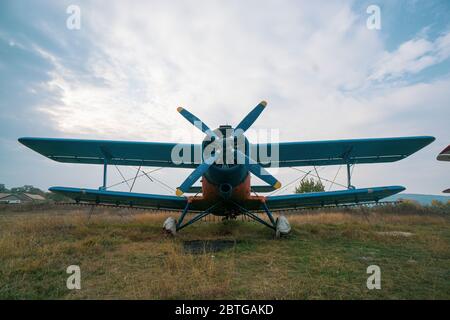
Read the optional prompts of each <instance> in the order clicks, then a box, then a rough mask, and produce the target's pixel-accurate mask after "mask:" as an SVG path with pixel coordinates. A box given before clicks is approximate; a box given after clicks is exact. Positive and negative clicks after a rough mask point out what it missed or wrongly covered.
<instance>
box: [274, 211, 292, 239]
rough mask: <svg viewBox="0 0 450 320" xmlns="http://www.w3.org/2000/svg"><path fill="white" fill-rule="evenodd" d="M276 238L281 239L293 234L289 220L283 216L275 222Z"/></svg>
mask: <svg viewBox="0 0 450 320" xmlns="http://www.w3.org/2000/svg"><path fill="white" fill-rule="evenodd" d="M275 225H276V228H275V238H276V239H279V238H281V236H282V235H287V234H288V233H289V232H291V225H290V224H289V221H288V220H287V218H286V217H285V216H283V215H281V216H279V217H278V218H277V220H276V222H275Z"/></svg>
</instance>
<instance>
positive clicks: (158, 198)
mask: <svg viewBox="0 0 450 320" xmlns="http://www.w3.org/2000/svg"><path fill="white" fill-rule="evenodd" d="M49 190H50V191H52V192H56V193H59V194H62V195H64V196H66V197H68V198H71V199H73V200H75V201H77V202H82V203H91V204H109V205H116V206H119V205H120V206H130V207H137V208H139V207H140V208H150V209H158V210H159V209H165V210H182V209H184V208H185V207H186V204H187V201H188V200H187V198H185V197H177V196H167V195H161V194H145V193H134V192H121V191H108V190H96V189H79V188H68V187H51V188H50V189H49ZM189 209H191V210H193V211H198V210H204V203H203V202H202V201H194V202H192V203H191V205H190V207H189Z"/></svg>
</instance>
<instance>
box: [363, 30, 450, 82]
mask: <svg viewBox="0 0 450 320" xmlns="http://www.w3.org/2000/svg"><path fill="white" fill-rule="evenodd" d="M449 56H450V32H447V33H446V34H445V35H442V36H440V37H438V38H437V39H436V40H435V41H429V40H427V39H426V38H424V37H422V38H416V39H411V40H409V41H406V42H404V43H402V44H401V45H400V46H399V47H398V49H397V50H395V51H393V52H384V53H383V55H382V56H381V59H380V60H379V61H378V63H377V64H376V65H375V68H374V71H373V73H372V74H371V75H370V77H369V79H371V80H387V79H395V78H399V77H402V76H404V75H407V74H415V73H418V72H420V71H422V70H424V69H425V68H427V67H430V66H432V65H435V64H437V63H440V62H442V61H444V60H446V59H447V58H448V57H449Z"/></svg>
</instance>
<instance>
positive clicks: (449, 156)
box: [437, 145, 450, 193]
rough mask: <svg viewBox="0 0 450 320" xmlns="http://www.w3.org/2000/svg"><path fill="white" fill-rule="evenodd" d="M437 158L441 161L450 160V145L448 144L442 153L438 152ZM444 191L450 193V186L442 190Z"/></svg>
mask: <svg viewBox="0 0 450 320" xmlns="http://www.w3.org/2000/svg"><path fill="white" fill-rule="evenodd" d="M437 160H439V161H450V145H448V146H447V148H445V149H444V150H442V151H441V153H439V154H438V156H437ZM442 192H443V193H450V188H448V189H445V190H444V191H442Z"/></svg>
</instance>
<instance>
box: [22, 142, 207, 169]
mask: <svg viewBox="0 0 450 320" xmlns="http://www.w3.org/2000/svg"><path fill="white" fill-rule="evenodd" d="M19 142H20V143H22V144H23V145H25V146H27V147H28V148H30V149H33V150H34V151H36V152H38V153H40V154H42V155H44V156H46V157H48V158H50V159H52V160H55V161H59V162H70V163H91V164H103V163H104V159H105V157H106V158H108V164H116V165H122V166H140V165H142V166H149V167H178V168H196V167H197V166H198V163H194V161H193V160H191V161H187V162H186V161H183V163H181V164H176V163H174V162H173V161H172V157H171V153H172V149H173V148H174V147H175V146H178V147H180V148H182V149H183V150H190V151H191V155H190V156H189V157H187V159H194V154H196V153H195V152H199V151H200V153H197V154H201V149H200V148H201V146H200V145H198V144H190V145H183V144H176V143H161V142H131V141H108V140H79V139H55V138H20V139H19Z"/></svg>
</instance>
